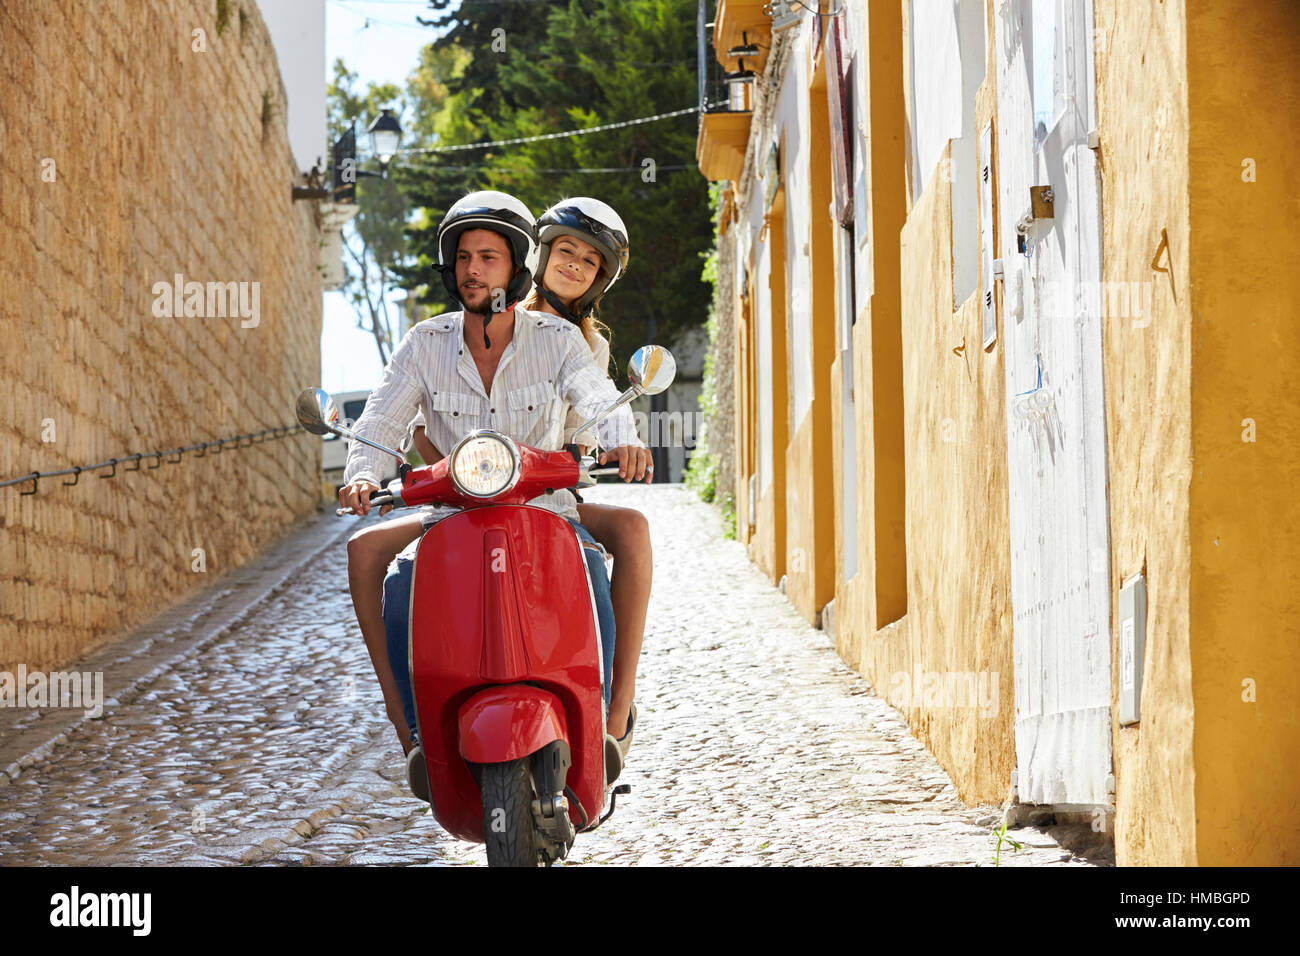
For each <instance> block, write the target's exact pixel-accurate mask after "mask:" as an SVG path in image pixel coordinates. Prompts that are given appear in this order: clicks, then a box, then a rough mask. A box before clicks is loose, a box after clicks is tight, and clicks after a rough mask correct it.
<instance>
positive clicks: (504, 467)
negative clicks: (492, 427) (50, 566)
mask: <svg viewBox="0 0 1300 956" xmlns="http://www.w3.org/2000/svg"><path fill="white" fill-rule="evenodd" d="M451 480H452V483H453V484H455V486H456V490H457V491H459V492H460V493H461V494H463V495H469V496H470V497H472V498H491V497H493V496H494V495H499V494H501V493H502V492H503V491H509V490H510V489H511V488H513V487H514V486H515V483H516V482H518V481H519V448H518V446H517V445H515V443H514V442H512V441H511V440H510V439H509V438H507V437H506V436H505V435H502V434H500V433H499V432H494V431H489V430H486V429H484V430H481V431H476V432H471V433H470V434H468V435H466V436H465V437H464V438H462V439H461V440H460V441H459V442H457V443H456V447H455V448H453V449H452V450H451Z"/></svg>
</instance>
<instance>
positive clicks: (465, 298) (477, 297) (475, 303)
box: [460, 285, 494, 315]
mask: <svg viewBox="0 0 1300 956" xmlns="http://www.w3.org/2000/svg"><path fill="white" fill-rule="evenodd" d="M493 294H494V290H493V289H490V288H488V287H487V286H485V285H479V286H478V287H477V288H474V289H466V288H465V287H464V286H461V287H460V301H461V303H462V304H463V305H464V306H465V311H466V312H473V313H474V314H475V315H487V314H488V313H490V312H491V311H492V297H493Z"/></svg>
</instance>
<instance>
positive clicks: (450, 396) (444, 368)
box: [343, 307, 642, 520]
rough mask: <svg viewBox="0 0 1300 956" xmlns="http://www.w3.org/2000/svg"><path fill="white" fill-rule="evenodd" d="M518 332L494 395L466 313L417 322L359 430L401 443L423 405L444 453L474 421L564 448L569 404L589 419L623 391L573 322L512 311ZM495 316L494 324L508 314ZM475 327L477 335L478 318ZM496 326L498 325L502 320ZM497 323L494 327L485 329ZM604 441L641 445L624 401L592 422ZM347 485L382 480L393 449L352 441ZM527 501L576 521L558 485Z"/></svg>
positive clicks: (502, 364)
mask: <svg viewBox="0 0 1300 956" xmlns="http://www.w3.org/2000/svg"><path fill="white" fill-rule="evenodd" d="M512 314H513V316H514V323H515V333H514V338H513V339H512V340H511V341H510V344H509V345H507V346H506V349H505V352H504V353H503V354H502V356H501V361H500V363H499V364H498V365H497V369H496V374H495V376H494V377H493V379H492V390H491V392H490V393H489V392H488V390H487V389H485V388H484V387H483V380H482V378H481V377H480V376H479V371H478V367H477V366H476V365H475V364H474V358H473V356H472V355H470V354H469V350H468V349H467V348H466V347H465V337H464V323H465V316H464V313H463V312H448V313H445V314H443V315H440V316H437V317H435V318H432V319H426V320H424V321H423V322H420V323H419V324H417V325H416V326H415V327H414V328H412V329H411V330H410V331H409V332H408V333H407V334H406V336H405V338H403V339H402V341H401V343H400V344H399V345H398V346H397V348H396V349H395V350H394V351H393V357H392V359H391V360H390V361H389V363H388V367H387V368H385V369H384V378H383V381H382V382H381V383H380V384H379V386H378V387H377V388H376V389H375V390H374V391H372V392H371V393H370V397H369V399H367V401H366V407H365V411H363V412H362V414H361V418H360V419H358V421H357V423H356V426H355V431H356V433H357V434H358V435H362V436H364V437H366V438H369V439H370V440H371V441H374V442H378V443H379V444H381V445H387V446H389V447H396V445H397V444H398V443H399V442H400V441H401V439H402V437H403V436H404V435H405V434H406V431H407V426H408V425H409V423H410V421H411V419H412V417H413V416H414V415H415V413H416V411H417V410H421V411H423V412H424V418H425V423H426V424H425V431H426V434H427V435H428V437H429V440H430V441H431V442H433V444H434V445H435V446H436V447H437V448H438V449H439V450H442V451H444V452H450V451H451V449H452V447H454V446H455V444H456V443H457V442H458V441H460V439H462V438H463V437H465V435H467V434H469V433H470V432H472V431H474V430H475V429H478V428H491V429H494V430H495V431H499V432H501V433H502V434H504V435H506V436H507V437H509V438H512V439H514V440H515V441H517V442H519V443H520V444H524V445H531V446H533V447H534V448H540V449H542V450H543V451H558V450H559V449H561V448H563V447H564V439H565V427H564V426H565V412H566V406H567V405H572V406H573V407H574V409H576V410H577V412H578V413H579V414H580V415H582V417H583V419H584V420H585V419H587V418H590V417H592V416H593V415H595V414H597V413H598V412H600V411H602V410H603V409H605V408H606V407H608V406H609V405H610V404H612V403H613V402H614V400H615V399H617V398H618V394H619V393H618V390H617V389H616V388H615V387H614V383H613V382H612V381H610V379H609V377H608V376H607V374H606V372H605V370H603V369H599V368H597V367H596V363H595V361H594V357H593V355H592V351H591V346H590V345H589V344H588V343H587V340H586V339H585V338H584V337H583V335H582V331H581V330H580V329H579V328H578V327H577V326H576V325H574V324H573V323H571V322H568V321H566V320H564V319H561V318H559V317H557V316H553V315H550V314H548V313H544V312H529V311H526V310H524V309H521V308H519V307H516V308H515V309H514V311H513V313H512ZM507 319H508V316H507V315H497V316H493V319H492V322H493V323H494V324H495V323H500V322H502V321H503V320H507ZM475 326H476V327H475V329H473V330H472V331H473V332H474V334H478V329H477V320H475ZM497 327H498V328H499V327H500V326H499V325H498V326H497ZM491 331H492V325H489V326H488V334H489V335H490V334H491ZM596 432H597V434H598V435H599V437H600V440H601V443H602V444H603V445H604V447H606V448H616V447H618V446H620V445H636V446H638V447H642V442H641V440H640V439H639V438H638V437H637V433H636V423H635V422H634V420H633V418H632V412H631V410H630V409H628V407H627V406H626V405H624V406H623V407H622V408H620V409H619V410H618V411H616V412H614V414H612V415H610V416H609V417H607V418H605V419H604V420H603V421H601V422H600V423H599V424H598V425H597V426H596ZM349 445H350V447H349V450H348V465H347V469H346V470H345V471H344V473H343V482H344V484H347V483H349V482H352V481H357V480H359V479H364V480H367V481H371V482H374V483H375V484H379V478H378V477H377V476H378V475H379V474H380V473H381V472H383V471H384V470H386V468H387V466H388V460H389V456H387V455H385V454H384V453H383V452H381V451H378V450H377V449H374V448H371V447H369V446H368V445H364V444H362V443H361V442H358V441H354V442H350V443H349ZM529 504H534V505H538V506H540V507H543V508H547V509H549V510H551V511H555V512H558V513H559V514H561V515H563V516H564V517H566V518H572V519H574V520H577V517H578V511H577V508H576V506H575V501H574V498H573V495H572V494H571V493H570V492H568V491H557V492H554V493H553V494H550V495H541V496H539V497H537V498H534V499H533V500H532V501H531V502H529Z"/></svg>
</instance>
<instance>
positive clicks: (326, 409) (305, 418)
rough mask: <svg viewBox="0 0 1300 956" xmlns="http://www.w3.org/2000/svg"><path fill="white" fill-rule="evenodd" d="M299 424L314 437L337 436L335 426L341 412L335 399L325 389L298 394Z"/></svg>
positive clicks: (313, 389)
mask: <svg viewBox="0 0 1300 956" xmlns="http://www.w3.org/2000/svg"><path fill="white" fill-rule="evenodd" d="M297 412H298V424H300V425H301V426H302V427H303V428H305V429H307V431H309V432H311V433H312V434H313V435H328V434H330V433H331V432H333V433H335V434H337V432H336V431H335V428H334V426H335V425H336V424H337V423H338V420H339V410H338V409H337V408H335V407H334V399H332V398H330V393H329V392H327V391H325V389H323V388H304V389H303V390H302V391H301V392H299V393H298V404H297Z"/></svg>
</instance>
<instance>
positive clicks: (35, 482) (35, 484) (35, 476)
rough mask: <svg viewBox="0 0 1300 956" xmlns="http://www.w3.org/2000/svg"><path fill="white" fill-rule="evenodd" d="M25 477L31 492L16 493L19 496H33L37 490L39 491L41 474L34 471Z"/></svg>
mask: <svg viewBox="0 0 1300 956" xmlns="http://www.w3.org/2000/svg"><path fill="white" fill-rule="evenodd" d="M27 477H28V478H29V479H30V480H31V483H32V490H31V491H20V492H18V493H19V494H20V495H34V494H36V492H37V491H38V490H40V481H41V473H40V472H39V471H34V472H32V473H31V474H30V475H28V476H27Z"/></svg>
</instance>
